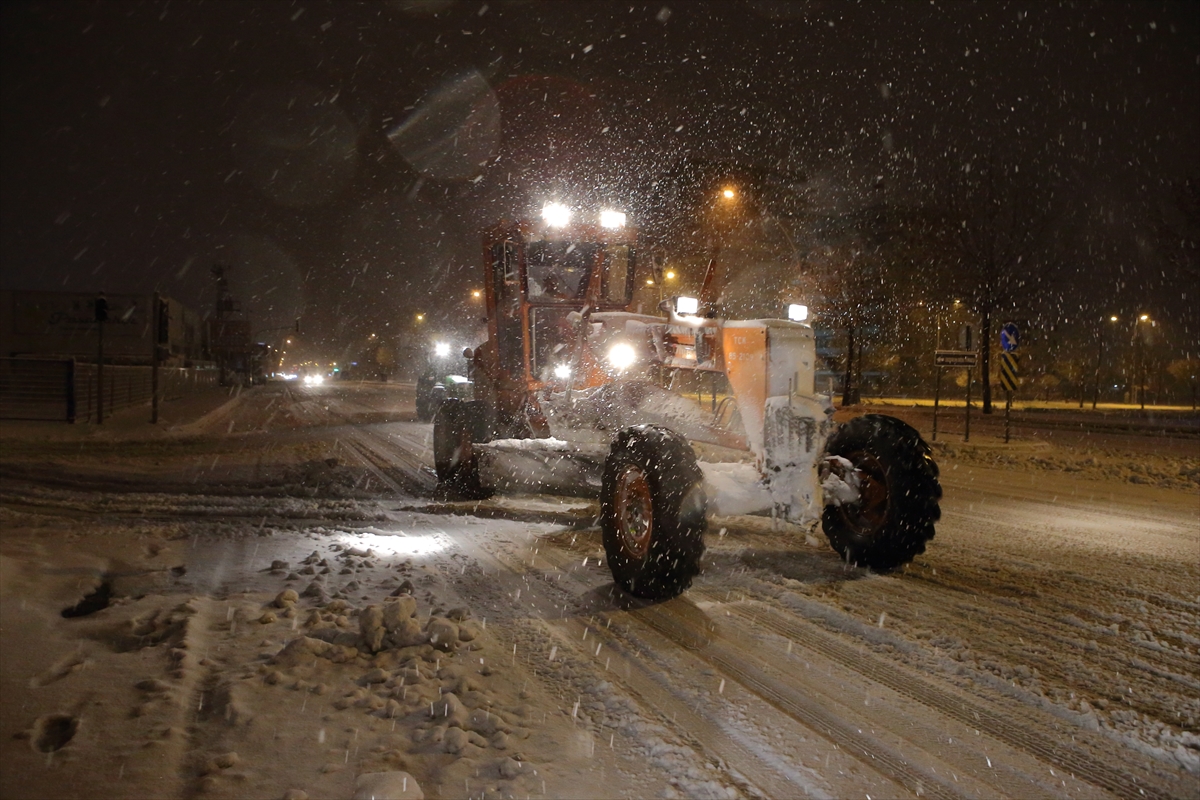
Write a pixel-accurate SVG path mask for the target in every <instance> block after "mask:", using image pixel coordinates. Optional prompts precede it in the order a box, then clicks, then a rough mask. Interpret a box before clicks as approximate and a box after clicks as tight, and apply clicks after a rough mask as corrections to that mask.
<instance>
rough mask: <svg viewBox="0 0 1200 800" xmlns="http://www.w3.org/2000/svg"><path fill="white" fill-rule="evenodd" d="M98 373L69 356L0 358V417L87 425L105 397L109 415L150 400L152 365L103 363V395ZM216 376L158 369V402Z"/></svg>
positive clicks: (212, 382) (208, 371)
mask: <svg viewBox="0 0 1200 800" xmlns="http://www.w3.org/2000/svg"><path fill="white" fill-rule="evenodd" d="M98 372H99V370H98V369H97V367H96V365H95V364H81V363H79V362H76V361H75V360H74V359H70V358H0V419H21V420H51V421H62V422H80V421H83V422H86V421H90V420H93V419H95V418H96V416H97V412H98V410H99V402H100V400H101V399H103V401H104V413H105V414H106V415H107V414H111V413H113V412H115V411H119V410H121V409H124V408H131V407H133V406H138V405H142V404H143V403H148V402H149V401H150V400H151V399H152V395H153V377H152V368H151V367H148V366H128V365H118V364H105V365H104V387H103V391H102V392H101V391H100V389H101V387H100V385H99V378H98ZM218 378H219V372H218V371H217V370H215V369H196V368H181V367H160V368H159V373H158V381H159V383H158V385H159V389H158V391H159V400H160V401H161V400H170V399H174V398H178V397H183V396H184V395H185V394H187V393H188V392H191V391H195V390H196V389H200V388H207V387H211V386H217V385H218Z"/></svg>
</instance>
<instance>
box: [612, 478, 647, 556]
mask: <svg viewBox="0 0 1200 800" xmlns="http://www.w3.org/2000/svg"><path fill="white" fill-rule="evenodd" d="M616 499H617V502H616V511H617V530H618V532H619V533H620V541H621V549H622V550H624V551H625V553H626V555H628V556H629V557H630V558H645V557H646V554H647V553H649V552H650V540H651V538H652V536H653V534H654V506H653V504H652V502H651V499H650V483H649V482H648V481H647V480H646V473H645V471H644V470H642V468H641V467H638V466H636V465H634V464H630V465H628V466H627V467H625V469H624V470H622V472H621V476H620V477H619V478H618V479H617V498H616Z"/></svg>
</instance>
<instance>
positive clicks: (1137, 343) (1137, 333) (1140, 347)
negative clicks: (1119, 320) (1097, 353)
mask: <svg viewBox="0 0 1200 800" xmlns="http://www.w3.org/2000/svg"><path fill="white" fill-rule="evenodd" d="M1143 322H1150V315H1149V314H1141V315H1140V316H1138V317H1137V318H1136V319H1135V320H1134V321H1133V335H1134V342H1133V344H1134V348H1135V351H1136V358H1137V363H1136V364H1135V365H1134V371H1135V373H1136V374H1137V376H1138V379H1137V381H1138V403H1139V404H1140V406H1141V408H1142V410H1143V411H1145V410H1146V350H1145V343H1144V342H1143V341H1142V338H1143V334H1142V323H1143Z"/></svg>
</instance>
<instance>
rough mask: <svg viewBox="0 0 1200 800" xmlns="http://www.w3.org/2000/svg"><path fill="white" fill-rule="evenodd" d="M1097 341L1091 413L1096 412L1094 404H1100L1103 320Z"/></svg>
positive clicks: (1114, 319) (1114, 318)
mask: <svg viewBox="0 0 1200 800" xmlns="http://www.w3.org/2000/svg"><path fill="white" fill-rule="evenodd" d="M1108 321H1109V322H1116V321H1117V315H1116V314H1113V315H1112V316H1111V317H1109V318H1108ZM1098 339H1099V342H1100V343H1099V347H1098V348H1097V350H1096V392H1095V394H1093V395H1092V410H1093V411H1095V410H1096V404H1097V403H1099V402H1100V365H1101V363H1102V362H1103V360H1104V324H1103V320H1102V321H1101V324H1100V330H1099V336H1098Z"/></svg>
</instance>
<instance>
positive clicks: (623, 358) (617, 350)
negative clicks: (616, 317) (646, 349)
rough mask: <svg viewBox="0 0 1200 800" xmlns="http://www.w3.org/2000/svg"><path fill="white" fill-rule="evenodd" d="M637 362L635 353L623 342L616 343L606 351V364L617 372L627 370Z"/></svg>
mask: <svg viewBox="0 0 1200 800" xmlns="http://www.w3.org/2000/svg"><path fill="white" fill-rule="evenodd" d="M635 361H637V353H636V352H634V349H633V348H632V347H630V346H629V345H627V344H625V343H624V342H618V343H617V344H614V345H613V346H612V347H610V348H609V349H608V363H609V364H612V365H613V367H614V368H615V369H617V370H618V371H622V370H626V369H629V367H631V366H632V365H633V362H635Z"/></svg>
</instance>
